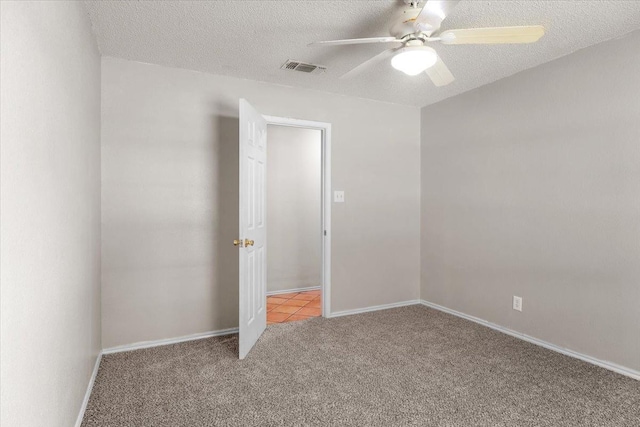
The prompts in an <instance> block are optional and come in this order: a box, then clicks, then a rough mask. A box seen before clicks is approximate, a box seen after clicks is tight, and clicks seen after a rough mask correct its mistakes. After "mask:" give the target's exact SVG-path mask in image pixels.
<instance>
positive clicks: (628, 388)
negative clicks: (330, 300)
mask: <svg viewBox="0 0 640 427" xmlns="http://www.w3.org/2000/svg"><path fill="white" fill-rule="evenodd" d="M214 425H215V426H289V425H291V426H294V425H295V426H300V425H313V426H326V425H348V426H406V425H415V426H609V425H610V426H634V427H637V426H640V382H639V381H636V380H633V379H630V378H626V377H623V376H621V375H618V374H615V373H613V372H610V371H607V370H604V369H601V368H598V367H595V366H592V365H590V364H587V363H584V362H581V361H579V360H576V359H572V358H569V357H566V356H563V355H560V354H557V353H554V352H552V351H549V350H545V349H543V348H541V347H538V346H535V345H533V344H529V343H526V342H524V341H521V340H518V339H516V338H512V337H510V336H507V335H504V334H501V333H499V332H496V331H493V330H491V329H488V328H485V327H483V326H480V325H477V324H475V323H472V322H468V321H465V320H462V319H459V318H456V317H454V316H451V315H448V314H444V313H440V312H438V311H435V310H432V309H429V308H426V307H423V306H412V307H405V308H398V309H391V310H384V311H378V312H375V313H367V314H360V315H354V316H348V317H341V318H335V319H323V318H317V319H311V320H305V321H301V322H292V323H286V324H276V325H271V326H269V327H268V328H267V331H266V332H265V334H264V336H263V337H262V338H261V339H260V341H259V343H258V344H257V345H256V347H255V348H254V349H253V350H252V352H251V354H250V355H249V357H248V358H247V359H246V360H244V361H239V360H237V336H228V337H220V338H210V339H204V340H199V341H191V342H188V343H183V344H174V345H169V346H164V347H156V348H152V349H146V350H137V351H132V352H128V353H119V354H113V355H107V356H105V357H104V358H103V359H102V363H101V365H100V370H99V372H98V377H97V380H96V383H95V386H94V389H93V393H92V395H91V399H90V401H89V406H88V408H87V411H86V413H85V418H84V422H83V423H82V426H83V427H90V426H110V427H114V426H214Z"/></svg>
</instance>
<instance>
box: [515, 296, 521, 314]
mask: <svg viewBox="0 0 640 427" xmlns="http://www.w3.org/2000/svg"><path fill="white" fill-rule="evenodd" d="M513 309H514V310H518V311H522V297H517V296H515V295H514V296H513Z"/></svg>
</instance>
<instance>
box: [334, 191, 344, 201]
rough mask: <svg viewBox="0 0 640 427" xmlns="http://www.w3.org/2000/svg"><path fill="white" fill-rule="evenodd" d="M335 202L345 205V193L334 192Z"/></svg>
mask: <svg viewBox="0 0 640 427" xmlns="http://www.w3.org/2000/svg"><path fill="white" fill-rule="evenodd" d="M333 201H334V203H344V191H334V192H333Z"/></svg>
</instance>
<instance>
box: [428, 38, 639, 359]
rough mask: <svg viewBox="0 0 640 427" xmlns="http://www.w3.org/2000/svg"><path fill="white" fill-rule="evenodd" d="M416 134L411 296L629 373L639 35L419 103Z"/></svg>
mask: <svg viewBox="0 0 640 427" xmlns="http://www.w3.org/2000/svg"><path fill="white" fill-rule="evenodd" d="M421 134H422V153H421V157H422V169H421V170H422V187H421V193H422V198H421V199H422V209H421V213H422V215H421V216H422V221H421V223H422V224H421V226H422V248H421V250H422V254H421V258H422V261H421V264H422V272H421V276H422V277H421V297H422V298H423V299H425V300H428V301H432V302H434V303H437V304H441V305H443V306H446V307H449V308H452V309H455V310H458V311H461V312H464V313H467V314H470V315H473V316H477V317H479V318H482V319H485V320H488V321H491V322H494V323H497V324H499V325H502V326H506V327H508V328H511V329H513V330H516V331H519V332H523V333H525V334H528V335H531V336H534V337H537V338H539V339H543V340H546V341H548V342H551V343H554V344H556V345H559V346H561V347H565V348H569V349H571V350H574V351H578V352H580V353H584V354H588V355H591V356H593V357H596V358H598V359H601V360H607V361H611V362H614V363H617V364H620V365H623V366H627V367H629V368H632V369H636V370H638V369H640V32H635V33H632V34H631V35H629V36H627V37H625V38H622V39H619V40H613V41H610V42H606V43H603V44H600V45H596V46H592V47H589V48H587V49H584V50H582V51H578V52H576V53H574V54H572V55H569V56H567V57H564V58H561V59H558V60H556V61H553V62H550V63H548V64H545V65H542V66H540V67H537V68H535V69H532V70H529V71H525V72H522V73H520V74H517V75H515V76H512V77H510V78H507V79H504V80H501V81H498V82H496V83H493V84H491V85H488V86H485V87H482V88H480V89H478V90H475V91H472V92H469V93H466V94H463V95H460V96H457V97H455V98H451V99H449V100H447V101H444V102H441V103H438V104H435V105H432V106H429V107H427V108H424V109H423V110H422V126H421ZM513 295H518V296H522V297H523V298H524V304H523V306H524V311H523V312H522V313H519V312H517V311H514V310H512V308H511V298H512V296H513Z"/></svg>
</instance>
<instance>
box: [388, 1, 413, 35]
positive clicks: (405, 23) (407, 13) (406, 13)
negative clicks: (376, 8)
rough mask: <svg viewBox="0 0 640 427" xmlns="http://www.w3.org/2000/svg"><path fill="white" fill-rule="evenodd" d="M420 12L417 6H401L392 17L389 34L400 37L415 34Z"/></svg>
mask: <svg viewBox="0 0 640 427" xmlns="http://www.w3.org/2000/svg"><path fill="white" fill-rule="evenodd" d="M419 14H420V9H419V8H416V7H403V8H400V9H399V10H398V11H397V12H395V13H394V14H393V17H392V18H391V26H390V27H389V34H391V35H392V36H394V37H396V38H399V39H401V38H403V37H405V36H408V35H411V34H415V33H416V28H415V23H414V22H415V20H416V17H417V16H418V15H419Z"/></svg>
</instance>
